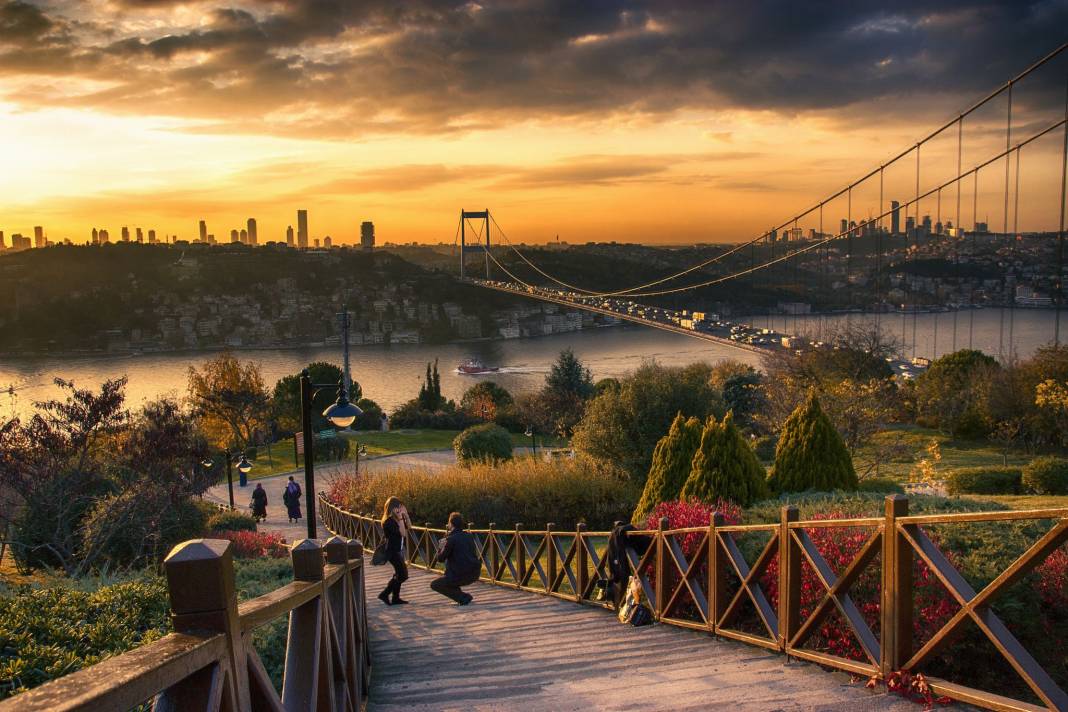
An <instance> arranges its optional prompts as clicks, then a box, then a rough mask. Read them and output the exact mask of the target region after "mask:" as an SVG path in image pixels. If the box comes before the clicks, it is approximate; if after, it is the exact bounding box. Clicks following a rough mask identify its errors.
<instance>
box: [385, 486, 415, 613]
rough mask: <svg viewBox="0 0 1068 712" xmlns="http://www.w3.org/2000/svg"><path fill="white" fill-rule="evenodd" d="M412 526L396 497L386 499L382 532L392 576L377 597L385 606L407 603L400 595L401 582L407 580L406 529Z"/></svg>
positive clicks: (402, 503)
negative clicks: (391, 567)
mask: <svg viewBox="0 0 1068 712" xmlns="http://www.w3.org/2000/svg"><path fill="white" fill-rule="evenodd" d="M411 526H412V520H411V519H409V518H408V510H407V509H406V508H405V506H404V502H401V501H400V499H398V498H397V497H390V498H389V499H387V500H386V506H385V507H384V508H383V511H382V532H383V534H385V536H386V554H387V555H388V556H389V558H388V559H387V561H389V563H390V564H392V565H393V578H391V579H390V580H389V583H388V584H386V587H385V588H384V589H382V593H380V594H378V598H379V599H380V600H381V601H382V603H385V604H386V605H387V606H393V605H399V604H404V603H407V601H405V600H404V599H402V598H401V597H400V589H401V584H402V583H404V582H405V581H407V580H408V564H407V563H405V557H404V552H405V549H406V548H407V545H406V542H407V541H408V530H409V529H410V528H411Z"/></svg>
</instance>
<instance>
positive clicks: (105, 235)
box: [100, 229, 111, 245]
mask: <svg viewBox="0 0 1068 712" xmlns="http://www.w3.org/2000/svg"><path fill="white" fill-rule="evenodd" d="M110 239H111V235H109V234H108V231H107V230H103V229H102V230H101V231H100V244H101V245H104V244H107V242H108V241H109V240H110Z"/></svg>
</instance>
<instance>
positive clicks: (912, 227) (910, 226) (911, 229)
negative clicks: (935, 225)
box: [905, 215, 916, 237]
mask: <svg viewBox="0 0 1068 712" xmlns="http://www.w3.org/2000/svg"><path fill="white" fill-rule="evenodd" d="M905 234H906V235H907V236H908V237H916V217H915V216H913V215H909V216H907V217H906V218H905Z"/></svg>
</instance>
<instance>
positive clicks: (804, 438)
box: [768, 392, 857, 492]
mask: <svg viewBox="0 0 1068 712" xmlns="http://www.w3.org/2000/svg"><path fill="white" fill-rule="evenodd" d="M768 484H769V485H770V486H771V488H772V489H773V490H774V491H776V492H804V491H806V490H816V491H820V492H823V491H830V490H837V489H842V490H855V489H857V473H856V471H855V470H854V469H853V460H852V458H851V457H850V456H849V450H848V449H847V448H846V445H845V442H844V441H843V440H842V436H841V435H839V434H838V431H837V430H835V428H834V424H833V423H831V420H830V418H828V417H827V415H826V414H825V413H824V412H823V410H822V409H821V408H820V403H819V400H818V399H817V398H816V394H815V392H813V393H810V394H809V396H808V399H807V400H806V401H805V402H804V403H803V404H801V405H799V406H798V407H797V409H796V410H794V412H793V413H791V414H790V417H789V418H787V419H786V423H785V424H784V425H783V429H782V434H781V435H780V436H779V445H778V447H777V448H775V469H774V470H772V475H771V478H770V479H769V480H768Z"/></svg>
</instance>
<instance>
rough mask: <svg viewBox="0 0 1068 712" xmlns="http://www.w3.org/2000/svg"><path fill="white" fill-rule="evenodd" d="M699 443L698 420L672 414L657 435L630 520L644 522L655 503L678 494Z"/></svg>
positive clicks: (699, 429)
mask: <svg viewBox="0 0 1068 712" xmlns="http://www.w3.org/2000/svg"><path fill="white" fill-rule="evenodd" d="M700 444H701V421H700V420H698V419H697V418H692V417H691V418H689V419H687V418H686V417H685V416H683V415H682V413H679V414H678V415H676V416H675V420H674V422H672V424H671V429H670V430H669V431H668V433H667V435H665V436H664V437H662V438H660V441H659V442H657V444H656V449H655V450H653V462H652V464H651V465H650V466H649V475H648V476H647V477H646V478H645V489H644V490H643V491H642V496H641V499H640V500H639V501H638V506H637V507H636V508H635V510H634V516H633V517H631V521H633V522H644V521H645V518H646V517H647V516H649V512H651V511H653V508H655V507H656V505H658V504H660V503H661V502H670V501H671V500H675V499H678V498H679V492H680V491H681V490H682V486H683V484H685V483H686V478H687V477H689V475H690V467H691V464H692V463H693V455H694V452H696V451H697V447H698V445H700Z"/></svg>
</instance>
